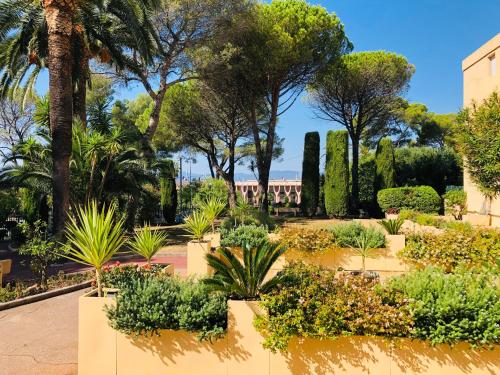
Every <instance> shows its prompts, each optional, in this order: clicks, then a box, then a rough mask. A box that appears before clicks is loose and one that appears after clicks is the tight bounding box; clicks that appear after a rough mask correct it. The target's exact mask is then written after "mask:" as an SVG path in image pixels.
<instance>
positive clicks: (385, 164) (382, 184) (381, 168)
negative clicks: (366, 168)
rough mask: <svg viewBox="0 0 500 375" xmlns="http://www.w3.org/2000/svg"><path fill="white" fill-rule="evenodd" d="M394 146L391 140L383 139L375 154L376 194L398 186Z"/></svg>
mask: <svg viewBox="0 0 500 375" xmlns="http://www.w3.org/2000/svg"><path fill="white" fill-rule="evenodd" d="M395 164H396V162H395V160H394V146H393V144H392V140H391V139H390V138H382V139H381V140H380V142H379V144H378V147H377V152H376V153H375V189H374V190H375V192H378V191H379V190H382V189H388V188H393V187H395V186H396V170H395Z"/></svg>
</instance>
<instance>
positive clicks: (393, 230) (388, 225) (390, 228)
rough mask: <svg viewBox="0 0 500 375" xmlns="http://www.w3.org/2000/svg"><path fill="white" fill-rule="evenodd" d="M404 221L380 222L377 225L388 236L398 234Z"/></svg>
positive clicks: (400, 219)
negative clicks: (382, 228)
mask: <svg viewBox="0 0 500 375" xmlns="http://www.w3.org/2000/svg"><path fill="white" fill-rule="evenodd" d="M404 222H405V221H404V220H403V219H402V218H397V219H389V220H380V221H379V222H378V223H379V224H380V225H382V226H383V227H384V229H385V230H386V231H387V233H389V234H398V233H399V230H400V229H401V226H402V225H403V223H404Z"/></svg>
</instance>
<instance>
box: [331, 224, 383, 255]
mask: <svg viewBox="0 0 500 375" xmlns="http://www.w3.org/2000/svg"><path fill="white" fill-rule="evenodd" d="M331 232H332V233H333V236H334V238H335V243H336V244H337V246H339V247H356V246H358V244H359V239H361V237H363V240H364V241H366V242H367V246H368V247H370V248H372V249H376V248H381V247H385V235H384V233H383V232H382V231H381V230H380V229H378V228H375V227H365V226H364V225H362V224H360V223H358V222H355V221H352V222H349V223H345V224H336V225H334V226H333V227H331Z"/></svg>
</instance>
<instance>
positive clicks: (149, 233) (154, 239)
mask: <svg viewBox="0 0 500 375" xmlns="http://www.w3.org/2000/svg"><path fill="white" fill-rule="evenodd" d="M166 240H167V234H166V233H165V232H160V231H157V230H152V229H151V228H150V227H149V226H146V227H144V228H142V229H140V230H136V231H135V236H134V238H133V239H132V241H130V242H129V246H130V249H131V250H132V251H133V252H134V253H136V254H139V255H140V256H142V257H143V258H145V259H146V261H147V262H148V264H150V263H151V259H152V258H153V257H154V256H155V254H156V253H157V252H158V250H160V249H161V247H162V246H163V245H164V244H165V241H166Z"/></svg>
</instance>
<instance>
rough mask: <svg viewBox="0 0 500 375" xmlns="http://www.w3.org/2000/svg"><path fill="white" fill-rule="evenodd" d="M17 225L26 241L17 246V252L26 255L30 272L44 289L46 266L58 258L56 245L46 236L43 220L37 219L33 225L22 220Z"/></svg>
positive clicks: (45, 285)
mask: <svg viewBox="0 0 500 375" xmlns="http://www.w3.org/2000/svg"><path fill="white" fill-rule="evenodd" d="M19 227H20V229H21V231H22V233H23V234H24V236H25V238H26V242H25V243H24V244H23V245H22V246H21V247H20V248H19V254H20V255H26V256H28V259H29V264H30V268H31V272H33V275H35V277H36V278H37V280H38V282H39V284H40V287H41V288H42V289H46V288H47V276H48V268H49V266H50V264H51V263H53V262H55V261H56V260H58V259H59V255H58V253H57V245H56V243H55V242H53V241H51V240H50V239H49V238H48V233H47V224H46V223H45V222H43V221H40V220H38V221H36V222H35V223H34V224H33V225H30V224H29V223H27V222H24V223H21V224H19Z"/></svg>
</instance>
